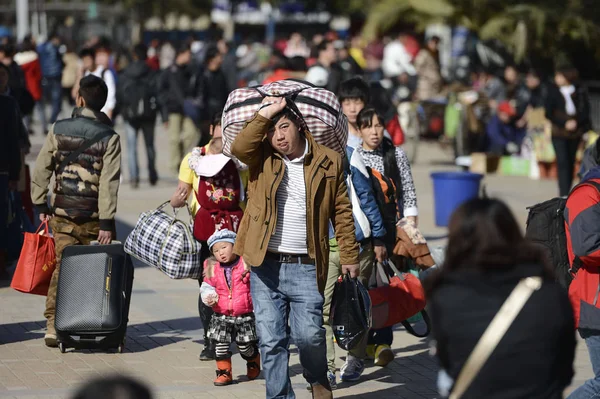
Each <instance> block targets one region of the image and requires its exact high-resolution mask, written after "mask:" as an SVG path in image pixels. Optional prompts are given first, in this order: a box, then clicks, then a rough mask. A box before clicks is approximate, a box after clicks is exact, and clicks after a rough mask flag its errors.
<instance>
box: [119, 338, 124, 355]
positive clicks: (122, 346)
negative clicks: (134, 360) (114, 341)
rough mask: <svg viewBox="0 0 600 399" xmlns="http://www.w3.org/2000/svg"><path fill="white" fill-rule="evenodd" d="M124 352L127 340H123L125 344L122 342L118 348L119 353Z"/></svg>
mask: <svg viewBox="0 0 600 399" xmlns="http://www.w3.org/2000/svg"><path fill="white" fill-rule="evenodd" d="M123 352H125V340H123V342H121V344H120V345H119V347H118V348H117V353H123Z"/></svg>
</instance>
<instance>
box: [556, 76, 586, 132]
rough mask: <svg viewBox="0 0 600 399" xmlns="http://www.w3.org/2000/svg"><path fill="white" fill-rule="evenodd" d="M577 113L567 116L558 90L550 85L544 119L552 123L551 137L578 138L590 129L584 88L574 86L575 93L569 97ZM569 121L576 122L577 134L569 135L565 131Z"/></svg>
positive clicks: (564, 103) (564, 104) (563, 99)
mask: <svg viewBox="0 0 600 399" xmlns="http://www.w3.org/2000/svg"><path fill="white" fill-rule="evenodd" d="M571 98H573V103H574V104H575V109H576V110H577V113H576V114H575V115H574V116H569V115H567V112H566V102H565V98H564V97H563V95H562V93H561V92H560V89H559V88H558V87H557V86H556V85H552V86H551V87H550V88H549V89H548V98H547V99H546V107H545V108H546V119H548V120H549V121H550V122H552V135H553V136H558V137H573V138H579V137H580V136H581V135H582V134H583V133H585V132H587V131H588V130H590V129H591V126H592V125H591V119H590V99H589V96H588V91H587V89H586V88H585V87H582V86H575V93H573V95H572V96H571ZM569 119H575V120H577V132H575V133H569V132H567V131H566V130H565V124H566V123H567V121H568V120H569Z"/></svg>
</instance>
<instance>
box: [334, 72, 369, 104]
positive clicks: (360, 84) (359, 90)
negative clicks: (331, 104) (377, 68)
mask: <svg viewBox="0 0 600 399" xmlns="http://www.w3.org/2000/svg"><path fill="white" fill-rule="evenodd" d="M370 97H371V89H370V88H369V84H368V83H367V82H366V81H365V80H364V79H363V78H360V77H355V78H351V79H348V80H345V81H343V82H342V83H341V84H340V89H339V91H338V99H339V101H340V102H342V101H344V100H348V99H354V98H357V99H359V100H362V102H363V103H365V105H366V104H368V103H369V100H370Z"/></svg>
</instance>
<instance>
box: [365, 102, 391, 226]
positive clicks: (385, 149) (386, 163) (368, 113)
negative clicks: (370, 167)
mask: <svg viewBox="0 0 600 399" xmlns="http://www.w3.org/2000/svg"><path fill="white" fill-rule="evenodd" d="M373 117H377V119H379V123H381V126H385V120H384V119H383V117H382V116H381V114H380V113H379V112H377V110H376V109H375V108H363V109H362V110H361V111H360V112H359V113H358V116H357V117H356V123H357V125H358V128H359V129H364V128H366V127H371V126H373ZM381 151H382V153H383V174H384V175H385V176H387V177H389V178H390V179H392V181H393V182H394V184H395V185H396V201H397V202H398V204H401V203H402V179H401V178H400V170H399V169H398V163H397V162H396V147H395V146H394V143H392V140H390V139H388V138H387V137H385V136H384V137H383V141H382V143H381ZM398 206H400V205H398ZM399 211H400V214H402V209H399Z"/></svg>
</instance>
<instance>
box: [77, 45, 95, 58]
mask: <svg viewBox="0 0 600 399" xmlns="http://www.w3.org/2000/svg"><path fill="white" fill-rule="evenodd" d="M85 57H92V58H94V57H96V50H94V49H93V48H91V47H85V48H83V49H81V51H80V52H79V58H85Z"/></svg>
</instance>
